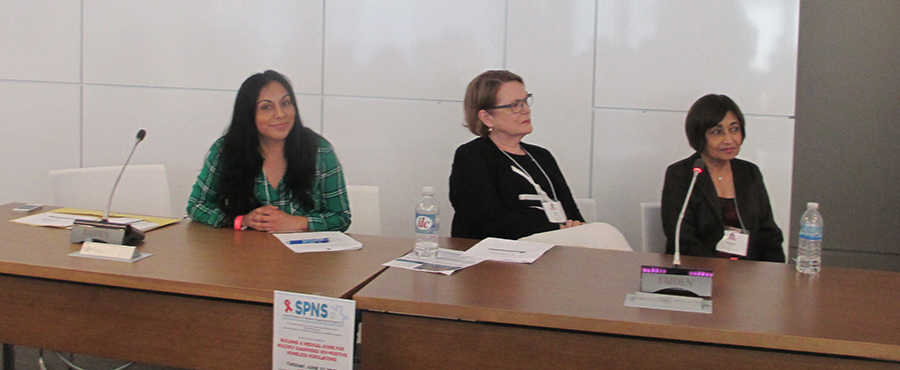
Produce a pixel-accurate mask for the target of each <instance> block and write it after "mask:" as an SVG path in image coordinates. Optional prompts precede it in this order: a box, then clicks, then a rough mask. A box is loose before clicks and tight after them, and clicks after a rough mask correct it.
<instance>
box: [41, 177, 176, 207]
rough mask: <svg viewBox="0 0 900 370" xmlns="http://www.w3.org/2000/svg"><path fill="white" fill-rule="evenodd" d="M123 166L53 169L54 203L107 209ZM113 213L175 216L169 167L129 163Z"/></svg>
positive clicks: (51, 189) (52, 193)
mask: <svg viewBox="0 0 900 370" xmlns="http://www.w3.org/2000/svg"><path fill="white" fill-rule="evenodd" d="M121 170H122V167H120V166H109V167H87V168H73V169H65V170H53V171H50V202H51V203H52V204H53V205H56V206H62V207H72V208H80V209H87V210H94V211H104V210H106V205H107V203H108V202H109V194H110V192H111V191H112V187H113V184H114V183H115V182H116V176H118V175H119V171H121ZM110 208H111V210H110V212H114V213H128V214H135V215H143V216H164V217H172V216H173V215H174V213H173V212H172V199H171V197H170V196H169V180H168V178H167V177H166V167H165V166H163V165H161V164H148V165H134V166H128V167H127V168H126V169H125V173H124V174H122V179H121V180H120V181H119V187H118V188H117V189H116V194H115V197H114V198H113V202H112V207H110Z"/></svg>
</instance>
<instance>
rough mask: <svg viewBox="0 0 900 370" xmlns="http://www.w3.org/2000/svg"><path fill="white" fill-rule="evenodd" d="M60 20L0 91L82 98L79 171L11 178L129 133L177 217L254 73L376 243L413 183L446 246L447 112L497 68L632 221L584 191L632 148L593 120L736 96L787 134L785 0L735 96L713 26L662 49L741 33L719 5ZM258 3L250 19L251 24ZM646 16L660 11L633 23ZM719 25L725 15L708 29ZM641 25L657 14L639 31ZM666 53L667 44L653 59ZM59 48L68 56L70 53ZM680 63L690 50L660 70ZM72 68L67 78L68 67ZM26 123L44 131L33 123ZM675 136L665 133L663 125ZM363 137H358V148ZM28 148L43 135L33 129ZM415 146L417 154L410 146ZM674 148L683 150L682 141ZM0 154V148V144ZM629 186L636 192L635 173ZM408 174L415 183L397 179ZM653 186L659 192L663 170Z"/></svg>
mask: <svg viewBox="0 0 900 370" xmlns="http://www.w3.org/2000/svg"><path fill="white" fill-rule="evenodd" d="M27 3H29V4H32V3H31V2H27ZM4 4H6V5H4V6H7V7H8V8H7V9H3V10H5V11H7V10H8V11H9V12H11V13H13V14H22V15H23V16H26V17H27V16H28V14H26V12H24V11H23V10H21V9H20V8H28V6H25V5H21V4H20V3H18V2H16V3H15V5H14V6H13V5H9V4H10V3H8V2H7V3H4ZM54 4H55V3H54ZM66 4H69V5H70V6H68V7H61V8H53V7H52V6H50V5H46V4H44V3H38V4H37V5H34V6H37V7H41V6H45V7H46V9H44V10H45V11H47V12H49V13H51V15H52V17H55V18H62V19H65V20H66V21H62V20H60V21H58V22H48V23H47V24H45V26H46V27H45V28H47V29H46V30H42V32H44V33H45V34H46V36H45V37H43V38H42V39H47V40H52V42H54V43H57V42H62V43H63V45H60V46H58V47H56V48H53V50H59V51H60V54H59V55H55V54H49V55H48V54H47V51H46V50H47V48H35V49H33V50H32V49H30V48H29V47H28V45H24V46H20V45H19V44H15V45H13V44H11V43H4V44H0V53H4V55H17V54H14V53H12V54H11V53H7V52H8V51H10V52H11V51H14V50H15V51H17V52H21V49H23V48H24V53H25V54H26V55H25V56H23V57H16V58H13V59H12V61H11V62H10V63H12V64H14V68H9V69H7V70H6V71H4V72H3V73H7V74H3V75H0V79H2V81H0V82H3V83H10V82H11V81H13V80H26V81H49V82H50V84H48V85H60V86H64V85H67V84H71V83H72V82H73V81H74V84H73V85H70V86H74V87H76V88H80V89H83V90H84V93H83V95H81V94H79V95H78V96H72V97H69V98H67V99H71V101H74V103H72V102H71V101H70V102H68V103H66V104H75V106H76V107H79V108H80V109H81V110H83V111H84V115H83V117H80V116H79V117H78V123H79V124H80V126H78V129H79V130H83V131H84V137H83V139H82V142H81V143H80V144H81V145H82V146H83V148H82V149H80V150H81V151H82V152H76V153H74V154H71V155H72V156H79V157H78V158H77V159H78V160H77V163H76V164H74V165H70V164H68V163H66V164H63V165H56V164H53V163H52V162H48V161H47V160H43V161H44V162H45V163H42V164H41V165H40V166H32V167H30V168H29V169H27V170H26V172H27V173H29V176H33V177H35V178H37V177H41V176H45V174H46V171H47V170H48V169H52V168H50V167H54V168H55V167H59V168H62V167H77V166H78V165H79V164H80V165H82V166H96V165H111V164H117V163H119V162H120V161H121V159H120V158H124V156H125V155H127V151H128V149H129V148H128V147H129V145H130V143H131V142H132V140H131V138H132V137H133V135H134V132H135V131H136V130H137V129H139V128H147V129H148V131H149V133H148V136H147V140H146V142H145V143H142V144H141V145H142V147H141V148H139V149H138V152H137V153H136V154H135V158H134V160H133V163H162V164H165V165H166V166H167V167H168V168H169V171H170V181H171V182H172V183H173V185H172V194H173V201H172V203H173V208H174V209H176V210H177V211H180V210H182V209H183V208H184V203H185V201H186V198H187V194H188V192H189V191H190V184H191V183H192V182H193V180H194V177H195V176H196V173H197V171H198V170H199V168H200V165H201V164H202V160H203V156H204V154H205V152H206V150H207V149H208V147H209V145H210V144H211V143H212V141H213V140H214V139H215V137H217V136H218V135H219V134H220V133H221V132H222V130H223V129H224V127H225V126H226V125H227V121H228V115H229V114H230V110H231V108H230V107H231V104H232V102H233V96H234V92H235V90H236V89H237V87H238V86H239V84H240V82H241V81H242V80H243V79H244V78H246V76H248V75H249V74H250V73H252V72H255V71H260V70H263V69H266V68H275V69H278V70H280V71H282V72H284V73H285V74H287V75H288V76H289V77H290V78H291V79H292V81H293V82H294V85H295V88H296V90H297V91H298V94H299V96H298V100H299V102H298V105H299V106H300V108H301V112H302V113H301V114H302V117H303V119H304V121H305V122H306V123H307V125H309V126H310V127H313V128H314V129H316V130H317V131H320V132H322V133H324V134H325V136H326V137H327V138H328V139H329V140H331V141H332V142H333V143H335V145H336V147H337V151H338V154H339V156H340V158H341V160H342V162H343V164H344V166H345V167H346V169H347V171H346V176H347V178H348V179H349V183H351V184H364V185H378V186H380V187H381V188H382V189H383V190H382V191H383V195H382V202H381V204H382V208H383V213H382V215H383V220H382V221H383V222H382V224H383V225H384V228H383V232H384V234H385V235H391V236H411V235H412V230H411V227H410V226H409V223H410V221H409V219H410V218H411V212H412V206H413V205H414V203H415V201H416V199H417V198H418V196H419V192H418V190H419V189H418V188H419V187H420V185H425V184H429V185H433V186H436V187H437V188H438V190H439V191H440V192H439V194H438V198H439V199H440V200H441V202H442V206H443V209H444V214H443V219H444V225H445V227H444V228H443V232H444V233H446V234H448V233H449V231H450V230H449V224H450V223H449V221H450V220H451V219H452V208H451V207H450V206H449V203H448V202H447V198H446V197H447V195H446V190H445V189H446V183H447V177H448V176H449V171H450V161H451V160H452V149H453V148H455V147H456V146H457V145H459V144H461V143H463V142H466V141H468V140H470V139H471V138H472V137H473V136H472V135H471V134H469V133H468V132H467V131H466V130H465V129H464V128H462V127H461V124H462V120H463V118H462V109H461V100H462V96H463V93H464V90H465V86H466V84H467V83H468V82H469V81H470V80H471V78H472V77H474V76H475V75H477V74H478V73H480V72H481V71H483V70H485V69H489V68H509V69H512V70H514V71H517V72H518V73H520V74H521V75H523V77H524V78H525V79H526V83H527V86H528V89H529V90H530V91H533V92H534V93H535V95H536V104H535V107H534V113H533V119H534V122H535V123H534V125H535V131H534V133H533V134H532V135H529V136H528V138H527V141H529V142H531V143H535V144H538V145H542V146H545V147H547V148H548V149H550V150H551V151H553V153H554V154H555V155H556V157H557V160H558V161H559V162H560V165H561V167H562V169H563V171H564V173H565V174H566V177H567V179H568V180H569V183H570V187H571V188H572V190H573V193H574V194H575V196H576V197H594V198H596V199H598V200H601V199H611V198H622V199H623V202H627V203H633V205H634V209H635V210H636V209H638V203H640V202H641V201H647V200H648V199H645V198H644V197H643V196H642V195H641V194H655V193H658V192H659V185H658V184H649V183H647V184H644V183H636V184H635V186H634V188H635V189H634V192H629V193H624V194H617V193H613V192H612V191H611V190H609V189H604V188H602V187H601V186H600V185H599V184H601V182H598V181H597V179H598V178H600V177H601V176H607V175H606V174H598V173H597V169H598V168H604V165H605V164H609V162H608V161H609V159H608V158H607V154H606V153H610V152H616V149H621V150H627V149H628V148H630V147H631V146H633V145H634V144H635V143H630V142H614V143H609V144H604V145H606V146H605V147H603V148H597V147H596V145H597V144H596V137H597V135H599V134H601V133H602V132H600V131H598V130H599V127H600V126H599V125H601V124H602V123H601V122H600V121H598V120H597V119H596V117H595V115H596V114H597V112H598V111H603V110H617V109H624V110H626V111H632V112H643V111H662V112H668V111H673V112H674V114H673V116H675V117H677V116H678V115H679V114H682V115H683V111H684V110H686V108H687V107H688V106H689V104H690V102H692V101H693V100H694V99H696V98H697V97H698V96H700V95H702V94H705V93H707V92H710V91H719V92H726V93H732V92H739V93H741V94H743V95H741V97H740V98H738V101H739V103H741V104H742V106H744V108H745V110H746V111H747V113H748V114H755V115H761V116H776V117H781V118H785V119H788V117H789V116H790V114H791V113H790V112H792V111H793V98H792V94H793V87H792V85H791V84H792V83H793V80H794V79H793V77H790V76H793V73H794V71H795V65H794V64H793V63H792V62H791V55H794V58H795V55H796V50H795V49H794V51H791V49H790V48H791V45H792V43H791V41H790V40H791V37H792V36H791V35H794V34H795V33H796V8H797V1H778V2H776V3H775V4H777V7H776V8H775V10H774V11H770V12H767V13H766V12H763V13H764V14H769V15H770V16H771V17H774V18H772V20H771V22H769V23H771V24H776V25H781V27H783V28H784V30H783V31H782V32H781V36H780V38H778V39H777V40H780V41H778V42H776V44H777V45H778V46H779V47H781V49H778V50H782V51H780V52H776V53H774V54H769V55H770V58H768V59H767V60H769V61H770V62H772V64H771V65H770V69H769V72H768V73H764V74H760V73H756V74H754V78H753V79H752V83H751V84H750V85H752V86H746V85H747V84H748V82H747V81H748V79H746V78H742V77H741V76H744V74H745V73H746V70H747V68H749V67H748V66H747V63H749V62H735V59H734V58H730V57H729V58H724V57H720V55H722V54H736V55H740V56H745V57H747V58H751V57H753V56H754V55H755V54H754V53H753V50H756V49H757V44H756V43H755V42H746V41H747V40H743V41H741V42H730V40H729V39H727V37H728V38H730V37H734V36H735V35H734V34H733V33H722V32H721V31H720V30H719V29H718V28H717V27H710V28H704V29H699V30H698V29H694V28H690V29H688V31H689V32H686V33H688V34H690V35H694V36H695V37H689V36H680V37H677V36H674V35H675V34H678V33H679V32H681V31H683V29H682V28H681V27H687V26H686V25H685V23H673V22H672V21H669V20H667V19H672V18H675V19H682V18H684V19H697V18H698V16H702V15H705V16H706V18H717V17H719V16H722V15H723V14H724V15H727V16H734V17H737V18H736V19H740V20H743V19H745V18H746V17H744V16H738V14H740V12H742V11H745V10H747V9H745V7H744V6H743V5H741V4H743V3H740V2H738V3H728V4H730V5H729V7H730V8H722V6H723V5H720V4H719V2H718V1H713V0H708V1H703V2H661V3H652V2H642V3H634V2H628V1H611V0H610V1H599V2H595V1H592V0H590V1H589V0H583V1H572V2H564V3H562V4H559V3H556V2H552V1H537V0H535V1H506V0H497V1H458V2H453V3H449V4H446V5H444V4H432V3H427V4H423V3H420V2H414V1H407V2H399V1H395V2H389V3H375V4H373V3H370V2H363V1H349V0H348V1H340V2H327V3H326V2H324V1H321V0H320V1H300V2H297V1H272V2H264V3H254V4H249V3H244V2H221V1H196V2H188V3H185V2H176V1H156V2H138V3H134V2H128V1H114V0H107V1H91V2H84V3H83V4H82V2H79V1H74V2H69V3H66ZM72 4H75V5H72ZM260 4H261V5H262V6H261V9H263V10H260V9H257V7H259V5H260ZM648 4H651V5H652V4H656V5H658V6H660V8H658V9H657V10H652V9H648V8H646V5H648ZM672 4H674V5H672ZM29 6H30V5H29ZM50 8H52V9H50ZM265 9H270V10H274V11H266V10H265ZM704 9H708V10H704ZM723 9H724V10H727V11H725V12H724V13H722V11H723ZM779 9H780V10H779ZM51 10H52V11H51ZM647 12H650V13H649V14H656V16H655V17H651V18H647V17H643V16H642V15H643V14H648V13H647ZM4 13H5V14H9V13H6V12H4ZM70 13H71V14H70ZM663 15H665V17H664V16H663ZM792 17H793V18H792ZM73 20H74V24H75V25H76V26H75V27H73V26H72V24H73ZM650 21H657V22H661V23H648V22H650ZM610 23H613V25H612V26H610ZM701 23H703V22H701ZM744 23H746V22H743V21H741V24H744ZM16 24H18V23H16ZM713 24H714V25H716V26H722V27H724V26H725V25H728V26H731V25H730V24H729V23H727V22H723V23H721V24H720V23H713ZM4 27H9V26H4ZM17 27H19V28H17V29H15V30H12V31H13V33H15V34H18V35H20V36H26V35H27V34H28V32H29V31H30V29H29V28H28V27H25V26H17ZM692 27H693V26H692ZM648 30H649V31H648ZM744 30H746V27H745V28H744ZM651 31H652V32H651ZM5 32H6V30H4V33H5ZM747 32H748V33H752V32H751V31H747ZM720 34H721V35H722V36H721V37H720V36H719V35H720ZM73 35H74V38H73ZM617 39H621V41H616V40H617ZM794 39H796V37H795V36H794ZM60 40H69V41H60ZM47 42H51V41H47ZM672 42H674V43H679V46H678V47H670V48H663V49H662V50H658V49H660V46H663V45H666V44H668V43H672ZM73 44H77V45H75V46H74V48H75V50H78V51H79V52H78V53H77V54H76V53H73V52H71V48H72V47H73V46H72V45H73ZM642 45H643V46H642ZM639 46H640V47H639ZM748 48H749V49H748ZM650 49H653V50H656V51H655V52H653V50H650ZM677 50H689V51H690V52H685V53H680V54H678V55H677V57H676V55H670V53H675V51H677ZM792 53H793V54H792ZM784 55H787V57H785V56H784ZM41 59H53V61H54V63H58V64H60V65H61V66H66V67H69V70H70V72H68V73H66V74H64V75H62V76H60V75H58V74H59V71H60V70H61V69H62V68H55V67H52V66H51V67H43V66H41V65H40V64H39V63H34V61H35V60H41ZM707 60H721V61H722V64H727V65H731V66H733V67H734V68H733V69H726V70H719V71H717V73H716V74H715V75H714V76H705V75H704V78H700V79H698V78H697V77H696V75H698V74H700V72H698V70H697V69H687V72H685V70H686V68H687V67H688V66H691V65H693V64H695V63H700V62H703V61H707ZM748 60H755V59H748ZM638 62H640V63H638ZM676 62H677V63H676ZM704 63H708V62H704ZM712 64H715V62H712ZM73 65H74V66H78V68H76V69H72V68H71V66H73ZM630 65H631V66H634V67H633V68H629V66H630ZM667 76H671V77H667ZM685 76H693V77H694V78H693V79H687V78H686V77H685ZM785 76H788V77H785ZM670 80H671V81H670ZM782 80H787V81H789V82H788V84H789V85H790V88H788V89H786V90H784V89H783V88H782V85H783V81H782ZM681 85H692V86H694V85H695V86H696V87H694V88H690V89H682V90H674V91H672V92H671V93H666V92H665V89H663V88H661V87H665V88H669V87H672V86H681ZM767 89H771V90H777V93H776V92H773V91H769V90H767ZM609 91H612V92H614V93H613V94H609V93H608V92H609ZM598 92H599V93H598ZM745 92H746V93H745ZM669 95H674V96H675V97H674V98H671V97H669ZM611 98H620V99H624V100H621V101H614V100H609V99H611ZM6 100H7V99H4V101H2V102H0V109H2V110H3V111H8V110H10V109H14V108H15V106H12V105H11V103H9V102H8V101H6ZM54 104H57V102H56V101H54ZM673 119H674V118H673ZM33 120H34V121H36V122H37V123H40V124H42V125H50V126H53V127H55V126H54V125H56V123H54V122H53V121H49V120H45V119H44V117H40V118H34V119H33ZM681 121H682V118H678V119H675V120H674V121H673V122H672V124H673V125H676V126H677V125H680V124H681ZM60 128H62V127H60ZM398 131H407V132H404V133H402V134H398V133H397V132H398ZM366 132H368V133H369V135H366V136H363V135H362V133H366ZM392 133H394V134H392ZM28 134H29V135H40V133H39V132H37V131H29V132H28ZM66 137H69V138H71V137H75V136H71V135H68V136H66ZM347 137H349V138H359V139H352V140H348V139H347ZM372 138H378V140H379V143H378V144H377V145H375V146H373V147H367V146H366V145H365V142H364V141H363V139H372ZM425 140H427V141H429V142H431V143H432V145H427V146H423V145H421V144H420V142H421V141H425ZM677 140H679V141H680V140H683V139H682V135H678V138H677ZM754 140H761V141H762V140H765V138H764V137H760V136H756V137H754ZM5 142H6V139H5V138H0V143H5ZM659 147H660V148H661V149H660V150H659V151H655V152H653V153H652V154H651V155H649V156H648V157H650V158H659V159H660V162H672V161H675V160H677V159H680V158H681V157H683V155H677V156H672V154H671V153H670V152H669V151H668V149H662V148H663V146H659ZM421 148H425V149H424V150H423V149H421ZM367 149H368V150H367ZM601 149H602V150H601ZM790 150H792V149H790ZM33 157H36V156H33ZM70 158H71V157H70ZM386 159H391V160H390V161H388V160H386ZM786 160H787V162H781V163H779V164H778V166H784V165H785V164H787V166H790V164H789V163H790V162H789V161H790V158H789V157H788V158H787V159H786ZM604 161H606V162H604ZM40 167H45V168H40ZM637 171H641V174H642V176H643V172H645V171H650V170H645V169H642V168H639V169H638V170H637ZM652 171H657V170H656V169H653V170H652ZM764 171H767V169H764ZM376 173H377V174H378V175H376ZM413 173H414V174H417V175H418V176H421V179H419V178H415V179H410V178H408V176H407V175H405V174H413ZM382 174H394V175H395V176H384V175H382ZM654 175H656V176H659V177H660V178H661V176H662V172H659V173H656V174H654ZM648 176H649V174H648ZM777 177H778V175H771V176H770V177H767V183H768V184H769V185H770V186H775V187H778V185H777V183H778V182H779V181H787V182H788V183H789V182H790V176H787V177H786V178H782V179H778V178H777ZM25 191H26V193H25V194H21V193H12V192H10V191H8V190H0V201H4V202H8V201H34V202H46V201H47V200H48V199H49V194H48V190H47V188H46V187H39V186H36V187H30V188H29V189H26V190H25ZM649 200H651V201H653V200H658V197H653V199H649ZM601 211H602V212H607V213H606V214H607V215H608V217H607V218H606V219H603V221H606V222H609V223H612V224H613V225H615V226H617V227H619V228H623V229H629V228H630V227H632V225H635V224H637V223H639V219H638V218H635V217H633V216H634V214H622V215H620V214H612V212H608V211H603V210H601ZM627 236H628V239H629V242H630V243H631V244H632V245H633V246H635V247H637V246H639V242H640V240H639V238H636V236H635V234H634V233H631V232H629V233H628V235H627Z"/></svg>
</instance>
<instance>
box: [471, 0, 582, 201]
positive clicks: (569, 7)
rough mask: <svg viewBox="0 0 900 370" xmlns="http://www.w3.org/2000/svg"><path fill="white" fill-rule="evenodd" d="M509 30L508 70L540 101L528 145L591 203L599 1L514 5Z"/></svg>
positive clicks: (535, 0)
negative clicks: (544, 152)
mask: <svg viewBox="0 0 900 370" xmlns="http://www.w3.org/2000/svg"><path fill="white" fill-rule="evenodd" d="M508 25H509V27H508V28H509V33H508V41H507V67H508V68H509V69H510V70H511V71H513V72H515V73H517V74H519V75H520V76H522V78H523V79H524V80H525V85H526V88H527V89H528V91H530V92H532V93H533V94H534V96H535V97H534V99H535V104H534V107H532V113H531V115H532V120H533V121H534V132H533V133H532V134H530V135H529V136H528V137H526V138H525V139H524V140H525V142H529V143H534V144H538V145H541V146H543V147H545V148H547V149H548V150H550V151H551V152H552V153H553V155H554V157H555V158H556V160H557V162H558V163H559V165H560V168H561V169H562V170H563V173H564V174H565V175H566V181H567V182H568V184H569V187H570V188H571V190H572V193H573V194H574V195H575V197H588V196H589V193H590V190H589V188H590V167H591V162H590V160H591V124H592V122H591V108H590V107H591V94H592V92H593V78H594V75H593V63H594V59H593V58H594V54H593V51H594V37H593V36H594V1H593V0H579V1H565V2H559V1H551V0H524V1H512V2H510V7H509V21H508ZM548 66H564V67H562V68H548ZM473 77H474V76H473ZM461 98H462V97H461V96H460V99H461Z"/></svg>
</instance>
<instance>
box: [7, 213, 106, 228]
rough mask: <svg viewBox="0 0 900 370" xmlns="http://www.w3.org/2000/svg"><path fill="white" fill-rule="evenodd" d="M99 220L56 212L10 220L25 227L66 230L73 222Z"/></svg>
mask: <svg viewBox="0 0 900 370" xmlns="http://www.w3.org/2000/svg"><path fill="white" fill-rule="evenodd" d="M99 219H100V218H99V217H94V216H85V215H70V214H65V213H56V212H44V213H38V214H36V215H31V216H25V217H22V218H17V219H15V220H11V221H12V222H17V223H20V224H25V225H32V226H49V227H59V228H67V227H72V225H73V224H74V223H75V220H89V221H96V220H99Z"/></svg>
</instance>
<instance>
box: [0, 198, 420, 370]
mask: <svg viewBox="0 0 900 370" xmlns="http://www.w3.org/2000/svg"><path fill="white" fill-rule="evenodd" d="M17 205H19V204H17V203H13V204H7V205H3V206H0V220H2V221H3V222H0V294H2V299H0V322H2V324H0V343H11V344H17V345H24V346H29V347H37V348H48V349H54V350H59V351H65V352H76V353H81V354H85V355H91V356H99V357H106V358H118V359H124V360H130V361H137V362H143V363H153V364H160V365H166V366H174V367H181V368H189V369H271V368H272V320H273V319H272V317H273V316H272V300H273V291H274V290H283V291H290V292H297V293H307V294H317V295H323V296H329V297H343V298H350V297H351V296H352V294H353V293H354V292H356V291H357V290H358V289H359V288H360V287H361V286H362V285H364V284H365V283H366V282H367V281H369V280H370V279H372V278H373V277H374V276H376V275H377V274H378V273H379V272H381V271H382V270H383V267H382V266H381V264H382V263H384V262H386V261H389V260H391V259H394V258H396V257H399V256H401V255H403V254H404V253H406V252H408V251H409V250H410V249H412V241H411V240H408V239H394V238H383V237H374V236H365V235H352V236H353V237H354V238H355V239H357V240H359V241H360V242H362V243H363V248H362V249H360V250H356V251H345V252H330V253H303V254H298V253H294V252H292V251H291V250H289V249H288V248H286V247H284V246H283V245H282V244H281V243H280V242H278V240H277V239H276V238H275V237H273V236H272V235H269V234H267V233H262V232H256V231H235V230H231V229H216V228H213V227H209V226H207V225H203V224H198V223H194V222H190V221H189V220H183V221H181V222H180V223H179V224H176V225H172V226H167V227H164V228H161V229H158V230H153V231H150V232H148V233H147V236H146V240H145V241H144V243H143V244H142V245H141V246H140V247H139V250H140V251H142V252H145V253H152V254H153V255H152V256H150V257H148V258H146V259H143V260H141V261H138V262H135V263H127V262H114V261H104V260H97V259H89V258H79V257H69V256H68V254H69V253H71V252H74V251H77V250H78V249H79V248H80V246H79V245H77V244H71V243H69V231H67V230H61V229H51V228H42V227H34V226H27V225H21V224H18V223H13V222H8V221H7V220H10V219H14V218H18V217H21V216H23V215H22V214H19V213H13V212H12V211H11V210H12V208H14V207H15V206H17ZM45 209H48V207H45Z"/></svg>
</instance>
